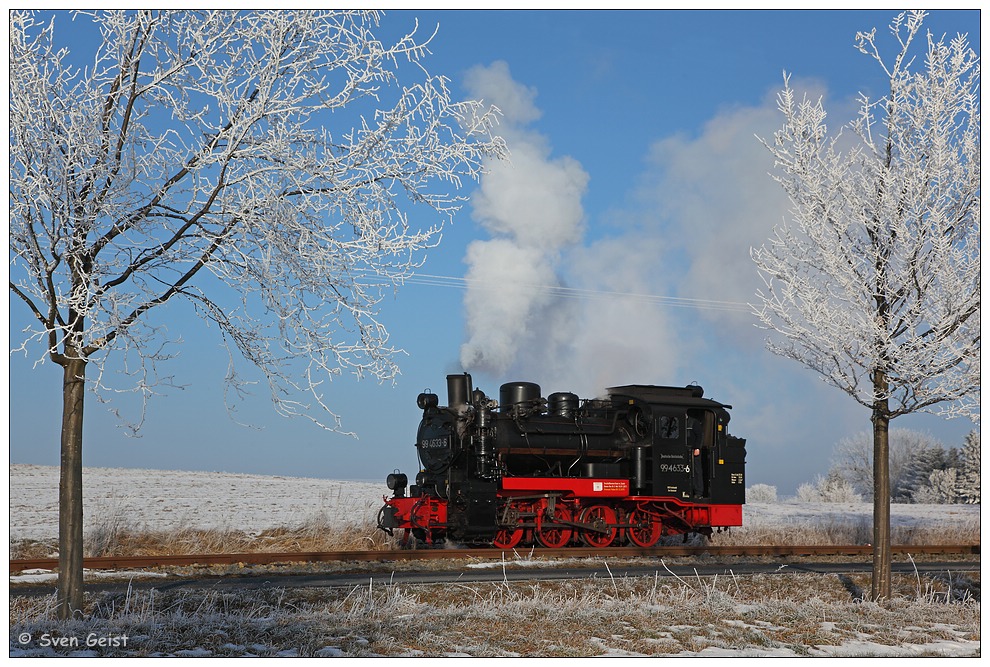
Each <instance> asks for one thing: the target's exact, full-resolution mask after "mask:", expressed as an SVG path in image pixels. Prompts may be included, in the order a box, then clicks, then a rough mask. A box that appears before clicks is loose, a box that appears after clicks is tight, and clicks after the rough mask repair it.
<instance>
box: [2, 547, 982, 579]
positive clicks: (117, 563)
mask: <svg viewBox="0 0 990 667" xmlns="http://www.w3.org/2000/svg"><path fill="white" fill-rule="evenodd" d="M515 552H517V553H519V554H525V555H526V556H531V557H552V556H568V557H589V556H600V557H609V558H623V557H626V558H629V557H644V556H645V557H661V558H663V557H675V556H700V555H710V556H768V557H778V556H861V555H870V554H872V553H873V547H871V546H869V545H848V546H773V547H766V546H731V547H730V546H666V547H652V548H648V549H644V548H638V547H619V548H611V549H592V548H565V549H516V550H515ZM892 552H893V553H894V554H910V555H911V556H917V555H921V554H926V555H931V554H979V553H980V545H979V544H958V545H895V546H893V547H892ZM507 553H512V552H509V551H506V550H502V549H490V548H486V549H404V550H391V551H326V552H294V553H239V554H187V555H162V556H101V557H94V558H86V559H84V560H83V567H84V568H86V569H90V570H117V569H122V570H124V569H126V570H134V569H147V568H156V567H179V566H190V565H202V566H209V565H234V564H237V563H243V564H245V565H271V564H274V563H320V562H341V561H383V562H386V561H396V560H434V559H453V558H480V559H485V558H489V559H501V558H503V555H504V554H507ZM57 569H58V559H57V558H24V559H11V561H10V572H11V574H13V573H17V572H23V571H25V570H57Z"/></svg>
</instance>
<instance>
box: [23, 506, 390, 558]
mask: <svg viewBox="0 0 990 667" xmlns="http://www.w3.org/2000/svg"><path fill="white" fill-rule="evenodd" d="M391 546H392V545H391V543H390V541H389V539H388V537H387V536H386V535H385V534H384V533H383V532H381V531H380V530H378V529H377V527H375V526H374V525H372V524H351V525H348V526H345V527H343V528H341V527H340V526H337V525H334V524H332V523H330V522H329V520H328V519H327V517H326V515H323V514H317V515H313V516H311V517H309V518H308V519H305V520H304V521H302V522H300V523H299V524H296V525H294V526H288V527H278V528H270V529H268V530H264V531H262V532H261V533H258V534H256V535H251V534H248V533H246V532H244V531H240V530H233V529H226V530H219V529H200V528H192V527H185V528H179V529H176V530H168V531H153V530H136V529H134V528H132V527H129V526H128V525H126V524H125V523H124V522H122V521H120V520H119V519H111V520H108V521H104V522H101V523H100V524H98V525H97V527H96V528H95V529H92V530H90V531H89V532H88V533H87V534H86V536H85V545H84V549H85V555H86V556H90V557H91V556H162V555H182V554H220V553H262V552H272V553H277V552H286V553H292V552H299V551H344V550H356V551H373V550H378V549H390V548H391ZM57 553H58V543H57V542H56V541H54V540H53V541H48V542H43V541H36V540H19V541H11V543H10V557H11V558H48V557H52V556H53V555H54V554H57Z"/></svg>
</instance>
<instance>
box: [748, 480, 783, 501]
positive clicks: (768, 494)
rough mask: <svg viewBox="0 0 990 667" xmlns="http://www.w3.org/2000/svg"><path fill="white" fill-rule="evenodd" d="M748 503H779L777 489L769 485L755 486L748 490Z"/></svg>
mask: <svg viewBox="0 0 990 667" xmlns="http://www.w3.org/2000/svg"><path fill="white" fill-rule="evenodd" d="M746 502H748V503H775V502H777V487H776V486H771V485H769V484H754V485H753V486H751V487H749V488H748V489H746Z"/></svg>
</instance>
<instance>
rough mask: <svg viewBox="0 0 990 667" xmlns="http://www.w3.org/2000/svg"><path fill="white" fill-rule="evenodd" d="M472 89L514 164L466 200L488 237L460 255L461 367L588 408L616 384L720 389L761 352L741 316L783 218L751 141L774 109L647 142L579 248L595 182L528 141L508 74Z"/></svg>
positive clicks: (479, 76)
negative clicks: (574, 399) (463, 267)
mask: <svg viewBox="0 0 990 667" xmlns="http://www.w3.org/2000/svg"><path fill="white" fill-rule="evenodd" d="M467 87H468V89H469V92H470V93H471V94H472V96H473V97H476V98H482V99H485V100H486V101H487V102H489V103H492V104H495V105H496V106H498V107H499V108H501V109H502V110H503V113H504V114H505V124H504V127H503V128H501V129H500V133H501V134H502V135H503V136H504V137H505V139H506V141H507V142H508V144H509V148H510V150H511V158H510V160H509V161H508V162H505V163H494V164H492V165H490V173H488V174H486V175H485V176H484V177H483V179H482V182H481V186H480V190H479V191H478V193H477V194H476V195H475V196H474V197H473V198H472V206H473V210H472V215H473V217H474V219H475V220H476V221H477V222H478V223H479V224H480V225H481V226H482V227H483V228H484V229H485V230H486V231H487V232H488V233H489V235H490V238H488V239H484V240H478V241H475V242H473V243H471V244H470V246H469V247H468V250H467V256H466V258H465V262H466V264H467V267H468V269H467V273H466V281H467V283H468V291H467V293H466V296H465V299H464V305H465V315H466V328H467V340H466V342H465V343H464V344H463V345H462V347H461V354H460V360H461V365H462V368H463V370H466V371H469V372H472V373H482V374H489V375H491V376H494V377H496V378H501V379H502V380H515V379H521V380H531V381H537V382H539V383H540V384H541V385H542V386H543V388H544V393H549V392H551V391H574V392H576V393H578V394H579V395H581V396H585V397H587V396H593V395H596V394H598V393H600V392H601V391H602V389H604V388H605V387H608V386H612V385H616V384H637V383H639V384H669V385H683V384H687V383H690V382H694V381H697V382H699V383H702V384H704V383H705V382H706V381H711V380H712V379H713V378H715V377H718V378H719V382H723V383H725V382H729V380H727V378H725V377H724V376H725V366H726V365H727V364H729V365H732V364H734V363H738V364H739V365H743V364H744V363H745V362H746V361H747V360H749V359H751V358H752V355H754V354H762V353H763V342H762V338H763V336H764V335H765V332H762V331H761V330H760V329H758V328H757V327H755V326H754V322H755V320H754V319H753V317H752V315H751V314H750V313H749V309H748V307H747V306H746V303H747V302H751V301H753V300H754V293H755V291H756V288H757V287H758V286H759V280H760V279H759V276H758V274H757V273H756V270H755V267H754V266H753V264H752V260H751V259H750V256H749V249H750V247H751V246H754V245H760V244H761V243H763V242H764V240H765V239H766V238H768V236H769V234H770V232H771V230H772V228H773V225H774V224H775V223H777V222H779V221H780V220H781V219H782V218H783V217H784V216H786V214H787V202H786V198H785V197H784V196H783V193H782V192H781V189H780V187H779V186H778V185H777V184H776V183H774V182H773V180H772V179H771V178H769V176H768V172H769V171H770V170H771V169H772V166H773V165H772V161H771V160H770V158H769V153H768V152H767V151H766V149H765V148H764V147H763V146H761V145H760V143H759V141H758V140H757V138H756V137H757V136H762V137H764V138H768V139H769V138H772V135H773V131H774V130H775V129H776V127H777V126H778V124H779V114H778V112H777V110H776V104H775V101H774V99H773V97H772V96H770V95H768V96H767V98H766V99H765V100H764V103H763V104H761V105H759V106H756V107H737V108H731V109H727V110H724V111H723V112H722V113H720V114H718V115H717V116H715V117H714V118H712V119H711V120H709V121H708V122H707V123H706V124H705V125H704V126H702V127H701V128H700V131H699V133H698V134H697V135H696V136H685V135H673V136H669V137H665V138H661V139H659V140H656V141H654V142H653V143H652V144H651V145H650V146H649V148H648V150H647V152H646V160H645V164H644V169H643V171H642V173H641V174H640V175H639V178H638V180H637V181H636V182H635V184H630V190H629V191H628V192H626V193H613V194H615V195H616V196H617V198H618V199H617V200H616V201H614V202H610V204H609V211H610V215H611V216H613V219H612V220H611V221H609V220H604V219H602V220H597V221H596V223H597V233H596V235H595V237H594V238H591V239H588V238H586V235H585V223H586V220H585V212H584V208H583V204H582V198H583V196H584V195H585V192H586V189H587V186H588V183H589V176H588V174H587V173H586V171H585V170H584V168H583V167H582V165H581V164H579V163H578V162H577V161H576V160H574V159H573V158H570V157H554V156H552V151H551V148H550V146H549V142H548V140H547V137H545V136H543V135H541V134H540V133H538V132H536V131H534V130H533V129H532V127H531V126H532V124H533V123H534V122H535V121H536V120H538V119H539V118H540V115H541V114H540V110H539V109H538V108H537V106H536V92H535V91H534V90H533V89H531V88H527V87H525V86H523V85H521V84H519V83H517V82H515V81H514V80H513V79H512V77H511V75H510V72H509V69H508V67H507V65H506V64H505V63H501V62H497V63H494V64H493V65H491V66H490V67H476V68H474V69H473V70H471V72H470V75H469V77H468V81H467ZM638 157H640V156H630V159H636V158H638ZM599 196H600V197H601V196H606V195H599ZM602 215H603V216H604V214H602ZM609 222H613V223H616V224H612V225H609V224H608V223H609ZM669 298H682V299H690V300H691V302H690V303H685V302H680V303H671V302H670V301H669V300H665V299H669ZM508 374H518V375H519V377H507V375H508Z"/></svg>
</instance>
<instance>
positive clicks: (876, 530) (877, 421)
mask: <svg viewBox="0 0 990 667" xmlns="http://www.w3.org/2000/svg"><path fill="white" fill-rule="evenodd" d="M874 386H875V387H876V388H877V390H878V391H877V394H876V395H878V396H886V391H887V377H886V374H885V373H883V371H877V372H876V374H875V375H874ZM889 431H890V411H889V404H888V401H887V399H886V398H884V399H882V400H879V399H878V400H877V401H875V402H874V404H873V583H872V587H871V595H872V598H873V600H874V601H879V600H888V599H890V578H891V573H890V440H889V437H888V436H889Z"/></svg>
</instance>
